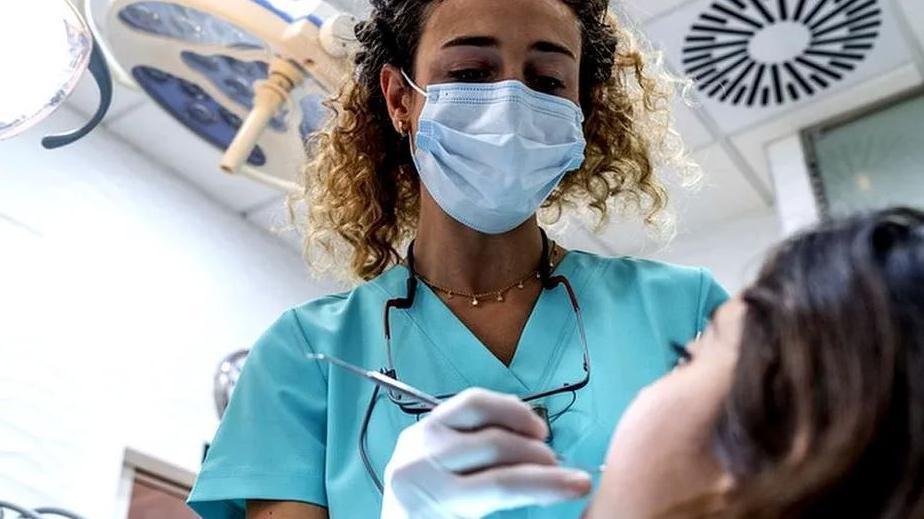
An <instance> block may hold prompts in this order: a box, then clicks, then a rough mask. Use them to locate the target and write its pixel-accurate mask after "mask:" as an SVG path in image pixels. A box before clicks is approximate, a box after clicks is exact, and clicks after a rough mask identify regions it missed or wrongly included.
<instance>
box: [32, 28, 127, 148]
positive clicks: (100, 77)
mask: <svg viewBox="0 0 924 519" xmlns="http://www.w3.org/2000/svg"><path fill="white" fill-rule="evenodd" d="M89 69H90V72H91V73H92V74H93V79H95V80H96V86H97V88H99V108H97V109H96V114H95V115H94V116H93V118H92V119H90V121H89V122H88V123H87V124H86V125H85V126H84V127H83V128H78V129H76V130H73V131H70V132H66V133H60V134H57V135H49V136H48V137H45V138H44V139H42V146H44V147H45V149H46V150H53V149H55V148H60V147H62V146H67V145H68V144H72V143H74V142H76V141H78V140H80V139H81V138H83V137H84V136H86V135H87V134H88V133H90V132H91V131H93V129H94V128H96V127H97V126H98V125H99V123H100V122H101V121H102V120H103V117H105V116H106V112H108V111H109V106H110V105H111V104H112V74H110V73H109V66H108V65H107V64H106V57H105V56H104V55H103V53H102V51H101V50H100V48H99V45H98V44H97V43H96V40H94V41H93V50H92V51H91V53H90V66H89Z"/></svg>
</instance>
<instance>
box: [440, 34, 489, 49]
mask: <svg viewBox="0 0 924 519" xmlns="http://www.w3.org/2000/svg"><path fill="white" fill-rule="evenodd" d="M499 46H500V42H499V41H497V38H494V37H493V36H459V37H457V38H453V39H451V40H449V41H447V42H446V43H444V44H443V48H444V49H448V48H450V47H499Z"/></svg>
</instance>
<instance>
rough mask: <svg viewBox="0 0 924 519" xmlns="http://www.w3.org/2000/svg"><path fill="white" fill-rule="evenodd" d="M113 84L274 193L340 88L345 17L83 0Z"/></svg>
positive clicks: (286, 7)
mask: <svg viewBox="0 0 924 519" xmlns="http://www.w3.org/2000/svg"><path fill="white" fill-rule="evenodd" d="M84 8H85V12H86V15H87V20H88V22H89V23H90V26H91V28H92V29H93V31H94V33H95V34H96V36H97V38H98V40H99V41H100V43H101V47H102V48H103V50H104V51H105V53H106V54H107V55H108V58H109V64H110V67H111V68H112V69H113V76H114V77H115V78H116V79H117V80H119V81H121V82H124V83H126V84H128V85H131V86H133V87H139V88H140V89H141V90H142V91H144V92H145V93H146V94H147V95H148V96H150V97H151V98H152V99H153V100H154V101H155V102H156V103H157V105H158V106H159V107H160V108H162V109H163V110H165V111H166V112H167V113H169V114H170V115H171V116H172V117H173V118H174V119H176V120H177V121H179V122H180V123H181V124H183V125H184V126H185V127H186V128H188V129H189V130H191V131H192V132H193V134H195V135H196V136H198V137H199V138H201V139H204V140H205V141H207V142H209V143H210V144H212V145H214V146H216V147H218V148H220V149H222V150H225V153H224V157H223V158H222V160H221V164H220V166H221V169H222V170H224V171H225V172H227V173H241V174H243V175H245V176H248V177H251V178H254V179H256V180H259V181H261V182H263V183H265V184H269V185H271V186H274V187H276V188H279V189H282V190H286V191H289V190H294V189H297V186H296V184H295V182H294V181H293V180H292V179H293V178H294V174H295V172H296V170H297V165H298V164H299V163H300V162H301V161H302V158H303V156H304V149H305V148H304V142H305V139H306V138H307V137H308V135H309V134H311V133H312V132H313V131H315V130H317V129H318V128H319V127H320V126H321V125H322V124H323V122H324V119H325V118H326V117H327V115H328V112H327V110H326V109H325V108H324V107H323V106H322V104H321V103H322V101H323V100H324V99H325V98H326V97H327V95H328V94H329V93H330V92H333V91H336V90H337V89H338V88H339V87H340V85H341V84H342V83H343V82H344V79H345V78H346V74H347V73H348V72H347V71H348V70H349V68H348V66H347V65H348V58H349V56H350V53H351V52H352V50H353V49H354V48H355V42H356V40H355V35H354V27H355V25H356V19H355V18H354V17H353V16H350V15H348V14H344V13H341V12H339V11H338V10H337V9H336V8H335V7H333V6H331V5H330V4H328V3H326V2H323V1H321V0H171V1H169V2H163V1H138V0H85V5H84Z"/></svg>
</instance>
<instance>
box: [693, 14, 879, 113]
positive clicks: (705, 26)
mask: <svg viewBox="0 0 924 519" xmlns="http://www.w3.org/2000/svg"><path fill="white" fill-rule="evenodd" d="M881 25H882V10H881V9H880V6H879V0H747V1H745V0H716V1H714V2H712V4H711V5H710V6H709V8H708V9H707V10H706V11H705V12H704V13H702V14H700V16H699V18H698V19H697V21H696V22H695V23H694V24H693V26H692V27H691V29H690V33H689V34H688V35H687V37H686V40H685V43H684V47H683V66H684V70H685V71H686V73H687V75H688V76H690V77H692V78H693V79H694V80H695V82H696V87H697V89H698V90H699V91H700V92H703V93H704V94H705V95H707V96H709V97H711V98H713V99H716V100H719V101H722V102H725V103H729V104H732V105H736V106H738V105H740V106H748V107H758V106H773V105H776V106H779V105H784V104H787V103H791V102H795V101H798V100H800V99H803V98H806V97H811V96H813V95H815V94H816V93H818V92H819V91H821V90H824V89H826V88H828V87H829V86H831V85H832V84H834V83H836V82H838V81H840V80H842V79H844V77H845V76H846V75H847V74H849V73H850V72H851V71H852V70H854V68H855V67H856V65H857V63H859V62H860V61H862V60H863V59H864V58H866V56H867V54H869V52H870V51H871V50H872V49H873V44H874V43H875V41H876V39H877V37H878V36H879V29H880V27H881Z"/></svg>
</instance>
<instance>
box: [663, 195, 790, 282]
mask: <svg viewBox="0 0 924 519" xmlns="http://www.w3.org/2000/svg"><path fill="white" fill-rule="evenodd" d="M781 237H782V232H781V230H780V224H779V220H778V217H777V215H776V213H775V212H774V210H773V209H772V208H766V209H755V210H753V211H750V212H746V213H743V214H740V215H738V216H736V217H735V218H733V219H730V220H728V221H725V222H717V223H714V224H711V225H708V226H705V227H703V228H702V229H701V230H699V231H698V232H696V233H692V234H685V235H681V236H678V237H677V238H676V239H675V240H674V241H672V242H671V243H670V244H668V246H667V247H665V248H663V249H662V250H660V251H657V252H655V253H654V254H652V257H653V258H654V259H658V260H662V261H668V262H671V263H679V264H682V265H695V266H700V267H706V268H708V269H710V270H711V271H712V273H713V275H715V278H716V279H717V280H718V281H719V282H720V283H721V284H722V285H723V286H724V287H725V288H726V289H727V290H728V291H729V292H730V293H732V294H734V293H736V292H738V291H739V290H741V289H742V288H744V287H745V286H746V285H747V284H748V283H749V282H751V281H752V280H753V278H754V277H755V276H756V275H757V271H758V270H759V269H760V266H761V265H762V264H763V261H764V259H765V258H766V255H767V253H768V252H769V251H770V249H771V248H772V247H773V246H774V245H776V244H777V243H778V242H779V240H780V239H781Z"/></svg>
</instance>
